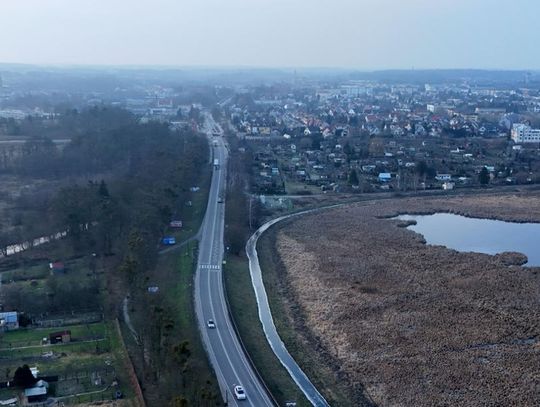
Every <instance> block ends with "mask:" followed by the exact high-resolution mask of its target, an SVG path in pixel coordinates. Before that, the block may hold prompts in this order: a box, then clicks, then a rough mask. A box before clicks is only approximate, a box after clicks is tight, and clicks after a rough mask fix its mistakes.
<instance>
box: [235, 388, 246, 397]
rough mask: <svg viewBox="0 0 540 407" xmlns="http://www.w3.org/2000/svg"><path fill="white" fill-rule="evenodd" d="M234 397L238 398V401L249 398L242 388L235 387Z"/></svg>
mask: <svg viewBox="0 0 540 407" xmlns="http://www.w3.org/2000/svg"><path fill="white" fill-rule="evenodd" d="M234 397H236V400H245V399H246V398H247V396H246V392H245V391H244V388H243V387H242V386H238V385H237V386H234Z"/></svg>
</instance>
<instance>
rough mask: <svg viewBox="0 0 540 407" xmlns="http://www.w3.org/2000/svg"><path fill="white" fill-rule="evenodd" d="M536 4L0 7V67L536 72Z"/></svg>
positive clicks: (9, 1)
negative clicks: (164, 67)
mask: <svg viewBox="0 0 540 407" xmlns="http://www.w3.org/2000/svg"><path fill="white" fill-rule="evenodd" d="M539 18H540V0H512V1H508V0H0V62H16V63H38V64H83V65H93V64H108V65H123V64H130V65H178V66H186V65H189V66H192V65H196V66H201V65H203V66H213V65H217V66H267V67H276V66H285V67H306V66H315V67H346V68H359V69H375V68H407V69H408V68H411V67H415V68H503V69H514V68H526V69H539V68H540V52H539V51H538V50H539V49H540V48H539V44H538V42H539V40H540V22H539Z"/></svg>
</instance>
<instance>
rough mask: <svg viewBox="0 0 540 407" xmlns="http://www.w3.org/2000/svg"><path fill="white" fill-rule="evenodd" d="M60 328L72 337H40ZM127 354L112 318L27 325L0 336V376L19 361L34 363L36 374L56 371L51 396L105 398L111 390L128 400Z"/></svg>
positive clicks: (10, 392) (5, 376)
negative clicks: (64, 339) (68, 339)
mask: <svg viewBox="0 0 540 407" xmlns="http://www.w3.org/2000/svg"><path fill="white" fill-rule="evenodd" d="M59 330H69V331H70V332H71V342H69V343H59V344H51V343H50V342H49V341H43V338H48V336H49V334H50V333H52V332H58V331H59ZM126 357H127V355H126V353H125V351H124V348H123V346H122V342H121V340H120V338H119V336H118V331H117V330H116V329H115V327H114V324H113V323H112V322H99V323H93V324H85V325H73V326H71V325H70V326H63V327H55V328H46V329H45V328H44V329H39V328H38V329H30V328H27V329H20V330H17V331H10V332H5V333H3V334H2V336H1V338H0V371H2V373H3V375H2V376H3V377H2V379H1V380H2V381H3V380H8V379H10V378H11V377H12V376H13V373H14V372H15V370H16V369H17V368H18V367H19V366H22V365H24V364H27V365H29V366H31V367H36V368H37V369H38V370H39V376H41V377H45V376H58V381H56V382H55V381H53V382H51V383H50V385H51V395H53V396H54V397H56V398H58V399H59V400H62V401H63V402H64V403H66V404H79V403H84V402H90V401H100V402H101V401H103V400H110V399H112V398H114V395H115V393H116V391H121V392H122V394H123V396H124V397H126V398H127V399H132V398H133V396H134V392H133V390H132V387H131V383H130V378H129V376H128V373H127V370H126V363H129V362H128V361H127V360H126ZM115 382H116V384H115ZM17 393H18V391H17V390H15V389H13V390H6V389H4V390H2V391H0V398H1V399H4V398H8V397H9V396H11V395H17ZM134 405H136V404H134Z"/></svg>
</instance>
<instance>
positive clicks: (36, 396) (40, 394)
mask: <svg viewBox="0 0 540 407" xmlns="http://www.w3.org/2000/svg"><path fill="white" fill-rule="evenodd" d="M48 390H49V383H47V382H46V381H44V380H38V381H37V383H36V385H35V386H34V387H30V388H28V389H24V396H25V397H26V399H27V400H28V402H29V403H37V402H42V401H45V400H47V392H48Z"/></svg>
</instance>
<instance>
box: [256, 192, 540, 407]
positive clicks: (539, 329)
mask: <svg viewBox="0 0 540 407" xmlns="http://www.w3.org/2000/svg"><path fill="white" fill-rule="evenodd" d="M438 211H444V212H453V213H459V214H465V215H469V216H475V217H484V218H497V219H502V220H512V221H540V195H539V194H538V193H536V194H535V193H530V194H526V195H512V194H506V195H494V194H491V195H484V196H478V197H475V196H456V197H453V198H407V199H393V200H384V201H366V202H361V203H358V204H353V205H350V206H347V207H344V208H340V209H333V210H328V211H323V212H321V213H318V214H314V215H308V216H304V217H301V218H298V219H297V220H294V221H292V222H289V223H288V224H286V225H283V226H282V227H281V228H278V229H275V230H273V231H271V232H270V233H269V235H268V236H267V237H266V238H264V239H263V240H262V241H261V242H260V243H259V251H261V246H263V247H264V250H267V251H269V253H270V254H269V255H267V257H269V256H270V257H272V256H273V257H276V255H279V258H280V259H281V261H275V262H274V263H275V264H273V265H272V264H270V267H268V266H267V267H265V266H264V264H263V272H264V273H269V276H267V277H266V278H265V283H266V284H267V286H268V290H269V291H270V292H271V298H274V301H275V300H276V299H279V298H282V299H281V300H280V301H279V307H282V308H276V305H275V304H271V305H272V306H273V309H274V310H275V311H277V314H276V313H275V315H277V319H278V321H277V325H278V329H280V333H281V334H282V337H283V338H284V340H285V341H286V343H287V345H288V346H289V347H290V348H291V350H292V353H293V355H294V356H295V357H296V358H297V359H298V361H299V362H300V364H301V365H302V366H304V367H305V368H306V370H307V371H308V372H310V374H312V378H313V379H314V381H315V382H317V383H318V384H319V385H320V386H321V388H322V389H323V391H325V395H326V396H327V397H328V398H329V399H330V400H336V401H338V400H339V399H337V398H336V395H335V394H332V392H331V389H336V387H335V381H336V380H337V381H339V383H341V384H343V385H345V387H346V388H345V389H340V392H341V393H343V392H344V393H343V395H342V397H345V398H347V397H348V400H349V401H350V403H347V402H345V403H342V402H338V404H339V405H343V404H345V405H347V404H349V405H361V404H366V405H369V404H371V403H374V404H377V405H381V406H409V405H415V406H432V405H458V406H469V405H510V404H513V405H523V406H527V405H537V404H536V403H537V402H538V394H540V387H539V386H540V385H539V383H540V381H539V380H538V372H539V371H540V348H539V342H538V338H539V336H540V324H539V322H538V321H540V314H539V312H540V311H539V309H540V307H539V305H540V297H539V295H538V294H539V291H538V287H539V286H540V281H539V279H540V275H539V274H538V269H537V268H536V269H534V268H522V267H519V266H514V265H509V263H511V262H512V261H513V260H514V259H513V257H515V259H517V260H519V257H516V256H489V255H483V254H475V253H458V252H455V251H452V250H448V249H446V248H444V247H441V246H427V245H425V244H424V242H423V238H422V236H420V235H417V234H415V233H414V232H412V231H409V230H407V229H405V228H403V227H399V226H403V225H400V221H397V220H390V219H388V217H390V216H393V215H396V214H398V213H433V212H438ZM263 260H264V259H263ZM267 263H268V262H267ZM274 276H277V278H275V277H274ZM283 307H284V309H285V311H283ZM291 327H294V329H291ZM313 354H316V355H318V357H317V358H313V357H312V355H313ZM328 370H330V372H328Z"/></svg>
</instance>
